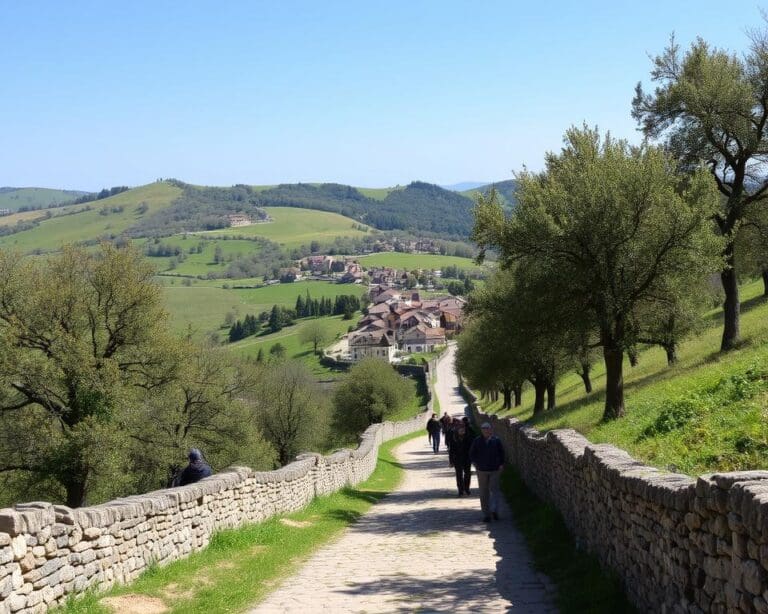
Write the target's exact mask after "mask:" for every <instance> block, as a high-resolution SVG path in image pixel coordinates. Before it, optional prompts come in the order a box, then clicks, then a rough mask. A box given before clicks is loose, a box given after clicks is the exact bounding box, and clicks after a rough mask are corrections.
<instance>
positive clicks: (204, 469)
mask: <svg viewBox="0 0 768 614" xmlns="http://www.w3.org/2000/svg"><path fill="white" fill-rule="evenodd" d="M188 458H189V465H187V466H186V467H184V471H182V472H181V476H179V484H178V485H179V486H185V485H187V484H194V483H195V482H199V481H200V480H202V479H203V478H207V477H208V476H209V475H212V474H213V471H212V470H211V466H210V465H209V464H208V463H206V462H205V461H204V460H203V453H202V452H201V451H200V450H198V449H197V448H192V449H191V450H190V451H189V455H188Z"/></svg>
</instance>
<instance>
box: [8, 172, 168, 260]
mask: <svg viewBox="0 0 768 614" xmlns="http://www.w3.org/2000/svg"><path fill="white" fill-rule="evenodd" d="M180 194H181V190H180V189H179V188H177V187H175V186H172V185H170V184H168V183H165V182H161V183H152V184H149V185H145V186H142V187H139V188H134V189H133V190H128V191H127V192H122V193H120V194H117V195H115V196H111V197H109V198H105V199H103V200H98V201H94V202H92V203H89V204H90V205H91V207H92V209H91V210H90V211H83V212H82V213H77V214H74V215H65V216H59V217H53V218H51V219H50V220H46V221H43V222H40V225H39V226H37V227H36V228H33V229H31V230H25V231H24V232H19V233H16V234H12V235H8V236H6V237H2V238H1V239H0V247H4V248H10V249H15V250H19V251H21V252H23V253H29V252H31V251H33V250H37V249H41V250H56V249H60V248H61V246H62V245H65V244H67V243H76V242H79V241H88V240H91V239H97V238H99V237H101V236H104V235H111V234H119V233H121V232H122V231H124V230H126V229H127V228H128V227H130V226H131V225H133V224H134V223H136V221H137V220H139V219H140V218H141V217H142V214H141V213H139V212H138V211H137V210H138V208H139V207H140V206H141V204H142V203H146V204H147V211H146V212H145V213H144V214H143V215H144V216H147V215H151V214H152V213H154V212H156V211H158V210H160V209H163V208H165V207H167V206H168V205H170V204H171V202H172V201H173V200H174V199H176V198H177V197H178V196H179V195H180ZM104 207H124V209H123V211H122V212H121V213H110V214H109V215H101V214H100V213H99V211H100V210H101V209H102V208H104Z"/></svg>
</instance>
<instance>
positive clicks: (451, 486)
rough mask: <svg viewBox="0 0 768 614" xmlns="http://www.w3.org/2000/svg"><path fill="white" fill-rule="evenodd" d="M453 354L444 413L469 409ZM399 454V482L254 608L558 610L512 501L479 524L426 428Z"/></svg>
mask: <svg viewBox="0 0 768 614" xmlns="http://www.w3.org/2000/svg"><path fill="white" fill-rule="evenodd" d="M454 351H455V348H453V347H452V348H450V349H449V351H448V353H447V354H446V355H445V357H444V358H443V359H442V360H441V362H440V364H439V366H438V370H437V377H438V380H437V385H436V393H437V395H438V398H439V399H440V407H441V412H442V411H448V412H449V413H451V414H456V415H463V411H464V401H463V400H462V398H461V396H460V395H459V393H458V381H457V378H456V376H455V374H454V372H453V358H454V356H453V355H454ZM396 456H397V458H398V460H399V461H400V462H401V463H402V464H403V465H404V467H405V470H406V471H405V477H404V479H403V482H402V484H401V485H400V487H399V488H398V489H397V490H396V491H394V492H393V493H391V494H390V495H387V496H386V497H385V498H384V499H383V500H382V501H381V502H379V503H377V504H376V505H374V506H373V507H372V508H371V509H370V511H369V512H368V513H367V514H365V515H364V516H363V517H362V518H361V519H360V520H359V521H358V522H357V523H356V524H354V525H352V526H351V527H350V528H349V529H347V531H345V532H344V533H343V534H342V536H341V537H340V538H339V539H338V540H336V541H335V542H333V543H331V544H329V545H327V546H325V547H324V548H322V549H321V550H320V551H318V552H317V553H315V554H314V555H313V556H311V557H310V558H309V560H307V562H306V563H305V564H304V565H303V566H302V567H301V569H300V570H299V572H298V573H297V574H296V575H294V576H292V577H290V578H288V579H287V580H286V581H285V582H284V583H283V584H282V586H280V587H278V588H277V589H276V590H275V591H274V592H273V593H272V594H271V595H269V596H268V597H267V598H266V600H265V601H263V602H262V603H261V604H260V605H258V606H257V607H256V608H255V609H253V610H252V613H260V614H263V613H284V612H301V613H302V614H307V613H311V612H319V611H326V612H340V613H341V612H413V611H421V612H507V611H511V612H521V613H522V612H525V613H532V614H537V613H539V612H542V613H543V612H547V613H549V612H556V611H557V610H556V609H555V608H554V606H553V605H552V603H553V588H552V586H551V584H550V582H549V580H548V579H547V578H546V577H544V576H542V575H541V574H538V573H537V572H535V571H534V570H533V568H532V565H531V561H530V557H529V555H528V552H527V550H526V548H525V545H524V541H523V538H522V536H521V535H520V534H519V533H518V531H517V530H516V529H515V527H514V525H513V524H512V522H511V521H510V519H509V512H508V511H507V509H506V507H503V508H502V510H501V518H502V519H501V521H499V522H494V523H491V524H484V523H482V522H480V521H481V516H480V509H479V507H480V506H479V502H478V500H477V497H476V496H474V494H473V495H472V496H470V497H461V498H459V497H457V496H456V482H455V477H454V473H453V470H452V469H450V468H449V467H448V462H447V458H446V455H445V453H443V452H441V453H440V454H437V455H435V454H433V452H432V450H431V447H430V446H429V445H428V443H427V437H426V432H425V434H424V437H418V438H416V439H412V440H410V441H408V442H406V443H404V444H402V445H400V446H399V447H398V448H397V449H396ZM472 486H473V487H474V483H473V485H472Z"/></svg>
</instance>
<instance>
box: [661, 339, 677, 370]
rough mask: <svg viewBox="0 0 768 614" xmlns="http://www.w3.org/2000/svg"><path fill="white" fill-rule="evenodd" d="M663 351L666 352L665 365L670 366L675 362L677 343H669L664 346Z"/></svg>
mask: <svg viewBox="0 0 768 614" xmlns="http://www.w3.org/2000/svg"><path fill="white" fill-rule="evenodd" d="M664 351H665V352H666V353H667V365H668V366H671V365H673V364H675V363H676V362H677V344H676V343H669V344H667V345H665V346H664Z"/></svg>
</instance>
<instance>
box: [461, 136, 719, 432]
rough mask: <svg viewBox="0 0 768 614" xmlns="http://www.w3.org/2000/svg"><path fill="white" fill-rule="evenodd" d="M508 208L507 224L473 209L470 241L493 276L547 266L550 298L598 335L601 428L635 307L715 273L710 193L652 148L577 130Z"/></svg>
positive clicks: (613, 409)
mask: <svg viewBox="0 0 768 614" xmlns="http://www.w3.org/2000/svg"><path fill="white" fill-rule="evenodd" d="M517 198H518V206H517V208H516V209H515V211H514V213H513V214H512V216H511V217H510V218H507V217H506V215H505V213H504V211H503V209H502V208H501V206H500V205H499V204H498V203H497V202H491V201H490V200H489V199H483V198H481V199H479V200H478V203H477V206H476V208H475V216H476V220H475V228H474V238H475V240H476V241H477V242H478V244H479V245H480V247H481V250H482V251H484V250H486V249H488V248H489V247H495V248H498V250H499V252H500V256H501V263H502V266H506V267H510V266H512V265H516V266H518V267H520V268H525V267H528V266H530V267H535V266H541V263H546V269H547V270H549V271H553V272H557V275H556V276H555V277H554V278H553V280H552V282H551V284H552V291H556V292H557V293H559V294H560V296H561V300H562V301H564V302H565V301H573V302H574V303H575V304H577V305H579V306H580V309H583V311H584V313H585V314H587V315H588V316H589V317H590V318H591V322H592V325H593V326H594V328H595V329H596V330H597V336H598V343H599V345H600V346H601V347H602V351H603V360H604V362H605V368H606V395H605V409H604V418H605V419H610V418H616V417H619V416H621V415H623V412H624V383H623V356H624V352H625V351H626V350H627V348H629V347H631V346H632V345H634V343H635V342H636V337H637V335H638V332H641V331H642V328H643V326H644V324H645V322H643V321H642V320H639V319H638V318H636V317H635V315H636V314H638V313H640V312H641V311H643V310H640V309H638V308H639V306H641V305H649V306H653V305H655V304H656V303H657V301H658V297H659V296H660V295H662V294H663V292H664V288H665V287H667V286H668V285H670V283H671V281H670V280H686V279H691V280H692V279H698V278H700V277H701V276H702V275H703V274H705V273H706V272H707V271H711V270H715V269H716V268H717V267H718V264H719V262H718V260H717V257H716V255H715V254H716V252H717V250H718V249H719V248H720V244H719V242H718V240H717V238H716V237H715V235H714V234H713V233H712V232H711V230H710V228H709V223H710V219H711V216H712V214H713V211H714V210H715V208H716V207H717V204H718V203H717V194H716V191H715V190H714V187H713V186H712V185H711V183H710V181H709V180H708V178H707V177H706V175H705V173H703V172H702V171H696V172H694V173H693V174H692V175H690V176H686V177H684V178H681V177H679V176H677V175H676V174H675V173H674V165H673V162H672V161H671V160H670V158H669V157H668V156H667V155H666V154H665V153H664V152H663V151H662V150H661V149H660V148H658V147H652V146H649V145H646V144H644V145H642V146H639V147H631V146H630V145H629V144H628V143H627V142H625V141H622V140H616V139H613V138H611V137H610V136H606V137H605V138H601V137H600V135H599V133H598V131H597V130H596V129H590V128H587V127H586V126H585V127H583V128H571V129H570V130H568V131H567V133H566V135H565V140H564V147H563V149H562V151H561V152H560V153H559V154H555V153H549V154H547V156H546V168H545V170H544V171H542V172H541V173H531V172H523V173H521V174H520V175H519V177H518V190H517ZM481 253H482V252H481ZM675 283H676V284H677V283H683V282H682V281H676V282H675ZM638 327H639V330H638Z"/></svg>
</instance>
